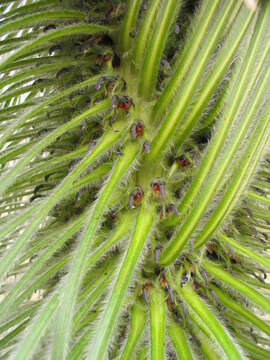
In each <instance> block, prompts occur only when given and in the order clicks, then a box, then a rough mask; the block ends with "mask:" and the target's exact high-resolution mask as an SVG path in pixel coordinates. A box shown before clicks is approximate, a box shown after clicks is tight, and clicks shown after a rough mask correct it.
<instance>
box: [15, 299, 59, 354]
mask: <svg viewBox="0 0 270 360" xmlns="http://www.w3.org/2000/svg"><path fill="white" fill-rule="evenodd" d="M58 305H59V296H58V295H54V296H53V297H52V298H51V299H50V300H49V301H48V303H47V304H46V306H45V307H44V308H43V309H42V312H41V314H40V315H39V316H38V317H37V319H36V320H35V321H34V323H33V324H32V326H30V329H29V330H28V332H27V333H26V335H25V337H24V338H23V340H22V341H21V342H20V343H19V345H18V349H17V351H16V354H15V356H14V359H16V360H20V359H30V358H31V356H32V354H33V352H34V351H35V349H36V347H37V346H38V343H39V340H40V339H41V337H42V335H43V334H44V332H45V331H46V329H47V328H48V327H49V325H50V322H51V321H52V319H53V316H54V314H55V312H56V310H57V307H58Z"/></svg>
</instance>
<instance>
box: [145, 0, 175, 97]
mask: <svg viewBox="0 0 270 360" xmlns="http://www.w3.org/2000/svg"><path fill="white" fill-rule="evenodd" d="M181 3H182V1H180V0H167V1H163V3H162V6H161V8H160V11H159V15H158V19H157V22H156V23H155V24H154V26H153V34H152V37H151V40H150V43H149V46H148V47H147V48H146V53H145V58H144V62H143V64H142V67H141V69H142V71H141V75H140V80H139V88H138V93H139V95H140V96H141V97H143V98H146V99H149V98H150V97H151V95H152V94H153V88H154V89H155V87H156V82H157V76H158V69H159V65H160V60H161V57H162V53H163V51H164V48H165V45H166V40H167V38H168V36H169V33H170V29H171V26H172V24H173V23H174V21H175V17H176V15H177V13H178V11H179V8H180V6H181Z"/></svg>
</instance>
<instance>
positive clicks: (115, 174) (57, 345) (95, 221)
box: [53, 143, 138, 360]
mask: <svg viewBox="0 0 270 360" xmlns="http://www.w3.org/2000/svg"><path fill="white" fill-rule="evenodd" d="M123 152H124V156H122V157H121V158H120V159H119V160H118V161H117V163H116V165H115V167H114V169H113V171H112V174H111V176H110V177H109V180H108V181H107V183H106V185H105V186H104V188H103V190H102V192H101V195H100V196H99V198H98V200H97V202H96V204H95V206H94V208H93V209H91V211H90V213H89V218H88V220H87V222H86V224H85V229H84V232H83V235H82V238H81V239H80V243H79V246H78V248H77V251H76V255H75V258H74V261H73V263H72V269H71V271H70V273H69V277H68V279H67V282H66V284H65V288H64V291H63V293H64V298H63V302H62V306H61V311H60V314H59V319H58V325H59V326H60V327H61V329H65V331H62V330H61V331H59V330H60V329H59V330H58V326H56V334H55V338H54V347H53V357H54V359H56V360H57V359H63V358H64V356H65V354H66V351H67V347H68V342H69V338H70V335H71V325H72V313H73V308H74V305H75V302H76V298H77V294H78V291H79V287H80V283H81V280H82V276H83V274H84V272H85V270H86V269H85V268H86V264H87V254H88V251H89V248H90V247H91V245H92V243H93V241H94V237H95V235H96V232H97V230H98V227H99V225H100V222H101V219H102V215H103V214H104V212H105V210H106V209H107V208H106V204H107V202H108V201H109V199H110V197H111V196H112V193H113V191H114V190H115V189H116V187H117V185H118V184H119V182H120V181H121V179H122V177H123V176H124V175H125V174H126V172H127V171H128V169H129V168H130V166H131V164H132V162H133V161H134V160H135V157H136V155H137V152H138V148H137V144H134V143H131V144H128V145H127V146H126V148H125V149H124V150H123ZM57 330H58V331H57ZM103 335H104V334H103ZM107 340H108V339H107ZM92 355H93V353H92Z"/></svg>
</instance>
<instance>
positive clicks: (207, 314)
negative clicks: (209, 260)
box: [178, 285, 242, 360]
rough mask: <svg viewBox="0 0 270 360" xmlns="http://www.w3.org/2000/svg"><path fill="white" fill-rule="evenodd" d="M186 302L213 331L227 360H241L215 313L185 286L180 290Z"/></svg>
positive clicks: (189, 287)
mask: <svg viewBox="0 0 270 360" xmlns="http://www.w3.org/2000/svg"><path fill="white" fill-rule="evenodd" d="M178 291H179V293H180V294H181V296H182V297H183V298H184V300H185V302H186V303H187V304H188V305H189V306H190V307H191V308H192V309H193V310H194V311H195V313H196V314H197V315H198V316H199V317H200V318H201V320H202V321H203V322H204V324H205V325H206V327H207V328H208V329H209V330H210V331H211V333H212V334H213V336H214V337H215V338H216V340H217V342H218V343H219V345H220V347H221V348H222V349H223V351H224V353H225V354H226V358H227V359H229V360H232V359H238V360H241V359H242V356H241V354H240V353H239V351H238V349H237V347H236V345H235V344H234V342H233V340H232V339H231V338H230V336H229V335H228V334H227V332H226V331H225V330H224V328H223V326H222V325H221V323H220V321H218V320H217V319H216V318H215V316H214V315H213V313H212V312H211V311H210V310H209V309H208V308H207V306H206V305H205V304H204V303H203V301H202V300H201V299H200V298H199V296H198V295H197V294H196V293H195V292H194V291H193V290H192V288H191V286H190V285H185V286H184V287H183V288H181V289H180V288H179V289H178Z"/></svg>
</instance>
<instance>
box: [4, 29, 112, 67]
mask: <svg viewBox="0 0 270 360" xmlns="http://www.w3.org/2000/svg"><path fill="white" fill-rule="evenodd" d="M111 30H112V29H110V28H108V27H106V26H102V25H92V24H91V25H90V24H89V25H87V24H83V25H73V26H69V27H66V28H63V29H60V30H54V31H51V32H50V33H48V34H45V35H41V36H39V37H38V38H37V39H35V40H33V41H32V42H30V43H27V44H26V45H24V46H22V47H21V48H20V49H19V50H17V51H15V53H13V54H12V55H10V56H9V57H8V58H7V59H6V60H3V61H2V62H1V63H0V71H2V70H4V69H5V68H6V67H7V66H8V65H9V64H11V63H12V62H13V61H14V60H17V59H18V58H20V57H22V56H24V55H26V54H29V53H30V52H31V51H32V50H34V49H36V48H37V47H39V46H41V45H44V44H46V43H48V42H49V41H53V40H57V39H60V38H63V37H66V36H74V35H79V34H89V35H92V34H95V33H97V32H110V31H111Z"/></svg>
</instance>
